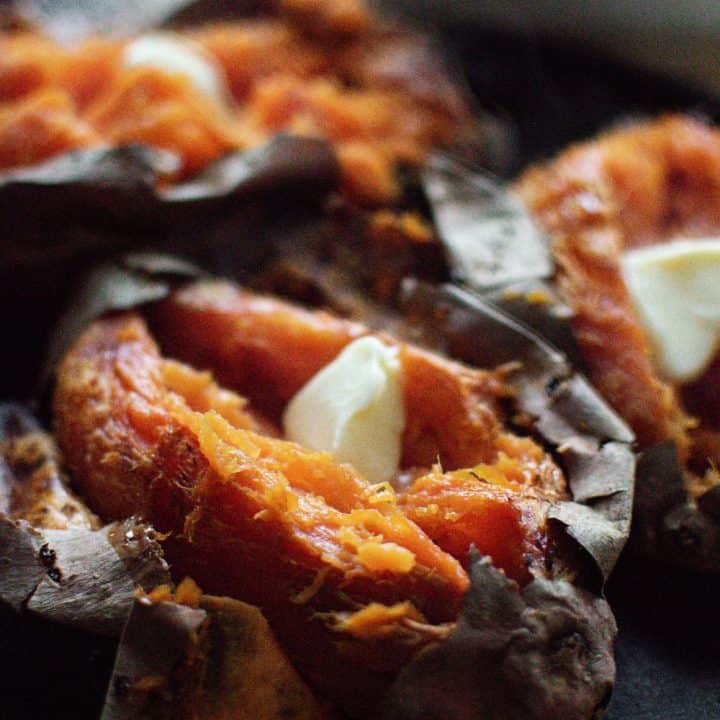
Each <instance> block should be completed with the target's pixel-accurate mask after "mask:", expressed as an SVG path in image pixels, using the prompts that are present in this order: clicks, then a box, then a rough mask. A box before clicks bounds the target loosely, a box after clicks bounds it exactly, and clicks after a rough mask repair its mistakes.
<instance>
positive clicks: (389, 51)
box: [0, 0, 471, 204]
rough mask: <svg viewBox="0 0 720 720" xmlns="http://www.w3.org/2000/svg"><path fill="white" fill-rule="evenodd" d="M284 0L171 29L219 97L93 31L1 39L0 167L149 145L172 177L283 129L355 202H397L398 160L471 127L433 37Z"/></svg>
mask: <svg viewBox="0 0 720 720" xmlns="http://www.w3.org/2000/svg"><path fill="white" fill-rule="evenodd" d="M285 5H288V4H285V3H273V2H266V3H261V6H264V7H262V8H261V9H262V10H264V11H265V14H264V15H263V16H262V17H250V18H248V17H245V18H241V19H239V20H236V21H234V22H225V23H220V24H218V23H215V24H212V25H208V26H206V27H204V28H195V29H192V30H187V31H183V32H181V33H176V34H174V35H171V34H169V33H168V31H165V35H164V37H165V38H166V39H168V38H174V40H173V42H176V43H177V42H180V43H181V45H180V46H179V47H181V48H182V47H183V45H182V44H183V43H184V46H185V47H186V52H188V53H195V55H199V56H200V57H203V58H204V60H205V61H206V62H208V63H209V67H210V68H211V72H214V74H215V76H216V80H217V82H216V84H217V85H219V86H220V87H221V91H220V92H219V96H216V95H218V93H209V94H208V93H207V92H206V91H204V90H203V89H202V88H199V87H198V86H197V84H195V83H194V82H193V81H192V79H191V78H190V76H188V75H187V74H183V72H181V71H177V72H173V71H172V70H167V69H160V68H159V67H158V65H157V62H156V63H155V65H153V64H152V63H151V64H150V65H148V64H147V63H145V64H143V63H141V64H140V65H139V66H138V65H133V64H129V63H128V62H127V59H126V57H125V52H126V49H127V47H128V46H129V45H130V43H131V42H132V38H131V39H130V40H126V41H119V40H116V39H114V38H111V37H107V38H102V37H95V38H90V39H87V40H85V41H84V42H83V43H80V44H79V46H78V47H75V48H72V49H69V48H67V47H65V46H63V45H60V44H56V43H54V42H53V41H52V40H50V39H48V38H45V37H43V36H42V35H40V34H34V33H28V32H20V33H10V34H4V35H0V45H1V46H2V53H0V169H8V168H17V167H22V166H25V165H28V164H32V163H37V162H40V161H41V160H46V159H48V158H51V157H53V156H55V155H57V154H59V153H62V152H64V151H68V150H72V149H76V148H82V147H87V146H93V147H99V146H104V145H111V146H117V145H126V144H132V143H142V144H146V145H150V146H152V147H156V148H162V149H164V150H168V151H171V152H173V153H174V154H175V155H176V156H177V158H178V161H179V168H178V172H177V173H174V174H172V176H169V177H168V179H178V178H186V177H188V176H191V175H193V174H195V173H197V172H198V171H199V170H201V169H203V168H205V167H206V166H207V165H208V164H210V163H211V162H212V161H214V160H216V159H218V158H219V157H221V156H222V155H224V154H226V153H229V152H231V151H233V150H245V149H247V148H250V147H256V146H258V145H261V144H263V143H264V142H266V141H267V140H268V139H269V138H270V137H272V136H273V135H275V134H277V133H279V132H286V133H292V134H298V135H303V136H312V137H321V138H326V139H328V140H329V141H331V142H332V143H333V145H334V146H335V147H336V150H337V153H338V157H339V159H340V163H341V165H342V168H343V179H344V190H345V192H346V194H347V195H348V196H349V197H351V198H353V199H355V200H358V201H360V202H362V203H369V204H378V203H380V204H383V203H387V202H389V201H392V200H393V199H394V198H395V197H396V196H397V195H398V193H399V192H400V190H401V188H400V186H399V184H398V180H397V177H396V170H397V168H398V167H399V165H401V164H406V163H409V164H417V163H419V162H421V161H422V159H423V158H424V157H425V156H426V154H427V153H428V152H429V151H430V150H431V149H432V148H433V147H436V146H438V145H442V144H446V143H450V142H452V141H453V140H454V139H455V138H456V136H457V135H458V134H461V133H462V132H465V131H468V129H469V127H470V125H471V121H470V118H471V115H470V112H469V110H468V108H467V107H466V105H465V103H464V101H463V100H462V96H461V93H460V92H459V91H458V90H457V88H456V87H455V86H454V85H453V84H452V83H451V82H450V80H449V79H448V78H447V77H446V76H445V75H444V73H443V70H442V67H441V66H442V63H438V62H437V58H436V57H434V54H433V53H432V52H431V51H430V49H429V45H428V42H427V40H426V39H424V38H422V37H420V36H418V35H412V34H409V33H405V32H402V31H399V30H396V29H392V30H391V29H389V28H388V27H386V26H385V25H384V24H383V23H382V22H380V21H379V20H378V19H377V18H375V17H373V15H372V14H371V13H370V12H369V11H368V10H367V8H365V7H364V4H363V3H359V2H353V3H350V4H349V5H348V6H347V7H343V8H340V7H334V8H333V9H332V10H330V8H329V7H328V6H327V4H326V3H323V2H317V0H312V1H311V2H303V3H299V4H292V3H291V4H289V5H288V7H285ZM296 5H297V6H296ZM278 6H280V7H278ZM268 13H269V15H270V16H269V17H268V16H267V14H268ZM273 15H274V17H273ZM309 18H312V22H311V23H308V20H309ZM178 52H179V51H178ZM171 65H172V63H171ZM406 66H408V67H413V73H409V72H408V71H407V70H405V69H404V68H405V67H406ZM50 98H52V101H50Z"/></svg>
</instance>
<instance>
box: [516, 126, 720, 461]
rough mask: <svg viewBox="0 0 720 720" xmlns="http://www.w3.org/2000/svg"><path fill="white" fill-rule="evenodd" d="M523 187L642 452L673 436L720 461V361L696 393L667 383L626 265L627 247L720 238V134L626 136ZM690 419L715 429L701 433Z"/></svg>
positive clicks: (573, 157)
mask: <svg viewBox="0 0 720 720" xmlns="http://www.w3.org/2000/svg"><path fill="white" fill-rule="evenodd" d="M515 189H516V191H517V192H518V193H519V195H520V196H521V197H522V198H523V200H524V201H525V202H526V204H527V205H528V207H529V208H530V210H531V212H532V213H533V214H534V216H535V218H536V219H537V220H538V221H539V223H540V224H541V225H542V226H543V227H544V228H545V230H546V231H547V232H548V234H549V235H550V237H551V239H552V242H553V250H554V254H555V258H556V261H557V265H558V277H557V281H558V285H559V287H560V289H561V291H562V292H563V293H564V296H565V297H566V299H567V300H568V302H569V304H570V305H571V306H572V307H573V309H574V311H575V317H574V320H573V323H574V330H575V334H576V337H577V339H578V342H579V344H580V347H581V349H582V351H583V354H584V357H585V359H586V361H587V363H588V366H589V374H590V377H591V380H592V381H593V383H594V384H595V386H596V387H597V388H598V389H599V390H600V392H601V393H602V394H603V395H604V396H605V397H606V398H607V399H608V400H609V401H610V403H611V404H612V405H613V407H615V408H616V409H617V410H618V411H619V412H620V414H621V415H622V416H623V417H624V418H625V419H626V420H628V422H629V423H630V424H631V426H632V427H633V429H634V430H635V432H636V434H637V437H638V442H639V445H640V446H641V448H647V447H648V446H650V445H652V444H654V443H657V442H660V441H663V440H666V439H673V440H675V442H676V444H677V445H678V448H679V450H680V453H681V455H682V457H683V458H684V459H686V460H688V461H689V462H690V463H691V465H692V464H693V463H694V464H696V465H697V466H698V467H700V466H702V467H703V468H705V467H706V466H707V458H708V457H710V458H711V459H712V460H713V461H714V462H717V461H718V460H720V455H719V454H718V453H717V448H718V447H720V442H718V440H717V437H718V434H717V433H718V427H720V403H718V402H717V398H718V394H717V392H716V389H715V388H716V382H715V378H716V377H717V373H718V370H717V368H718V364H717V363H718V361H717V360H716V361H715V362H714V363H713V365H712V366H711V367H710V368H709V369H708V371H707V372H706V373H705V375H704V376H703V377H701V378H700V379H699V380H697V381H695V382H693V383H691V384H689V385H688V386H686V387H682V388H678V387H676V386H673V385H672V384H671V383H668V382H666V381H664V380H663V379H662V378H661V377H660V375H659V374H658V372H657V370H656V368H655V366H654V364H653V359H652V353H651V347H650V343H649V341H648V338H647V336H646V334H645V332H644V330H643V328H642V327H641V325H640V323H639V321H638V319H637V317H636V316H635V313H634V310H633V307H632V303H631V299H630V296H629V294H628V291H627V289H626V287H625V284H624V282H623V279H622V276H621V272H620V265H619V256H620V253H621V252H622V250H624V249H628V248H635V247H642V246H646V245H653V244H658V243H662V242H667V241H670V240H672V239H674V238H679V237H700V236H703V235H709V234H716V233H717V232H718V231H720V132H718V131H717V130H715V129H712V128H710V127H709V126H707V125H705V124H704V123H703V122H701V121H699V120H696V119H694V118H690V117H683V116H666V117H663V118H661V119H659V120H656V121H653V122H647V123H639V124H636V125H630V126H627V127H620V128H618V129H615V130H611V131H610V132H608V133H606V134H604V135H601V136H600V137H598V138H597V139H595V140H592V141H589V142H586V143H581V144H578V145H576V146H573V147H571V148H570V149H568V150H567V151H565V152H564V153H562V154H561V155H560V156H559V157H558V158H557V159H555V160H554V161H552V162H550V163H548V164H547V165H545V166H539V167H536V168H532V169H530V170H529V171H528V172H527V173H525V175H523V176H522V177H521V178H520V179H519V181H518V182H517V184H516V186H515ZM699 398H703V400H702V401H700V400H699ZM688 412H689V413H691V414H693V415H700V417H701V421H702V423H703V425H704V427H702V428H700V429H699V430H698V431H692V430H689V426H690V422H689V417H688ZM713 438H714V440H713ZM708 450H710V451H711V454H710V455H708V454H707V453H708ZM701 472H702V470H701Z"/></svg>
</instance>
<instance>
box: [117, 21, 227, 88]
mask: <svg viewBox="0 0 720 720" xmlns="http://www.w3.org/2000/svg"><path fill="white" fill-rule="evenodd" d="M123 62H124V64H125V66H126V67H129V68H132V67H151V68H155V69H156V70H161V71H163V72H166V73H168V74H171V75H183V76H185V77H186V78H187V79H188V80H190V82H191V83H192V84H193V86H194V87H195V89H196V90H199V91H200V92H202V93H205V94H206V95H208V96H210V97H212V98H214V99H215V100H218V101H222V100H223V98H224V97H225V79H224V77H223V72H222V69H221V68H220V67H218V65H217V63H216V62H215V61H214V60H213V58H211V57H210V56H208V55H207V53H205V52H204V51H203V49H202V47H200V46H199V45H196V44H195V43H193V42H191V41H189V40H185V39H183V38H180V37H176V36H174V35H173V34H172V33H151V34H149V35H142V36H140V37H139V38H137V40H133V41H132V42H131V43H129V44H128V45H127V46H126V47H125V51H124V53H123Z"/></svg>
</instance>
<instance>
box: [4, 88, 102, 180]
mask: <svg viewBox="0 0 720 720" xmlns="http://www.w3.org/2000/svg"><path fill="white" fill-rule="evenodd" d="M98 141H99V135H98V134H97V133H96V132H95V131H94V130H93V129H92V127H90V126H89V125H88V124H87V123H85V122H82V121H79V120H78V119H77V118H76V117H75V113H74V110H73V106H72V103H71V102H70V100H69V99H68V97H67V96H66V95H65V94H64V93H62V92H60V91H58V90H53V89H46V90H39V91H38V92H37V93H34V94H33V95H31V96H30V97H29V98H28V99H26V100H18V101H17V102H15V103H13V104H12V105H10V106H4V105H2V104H0V169H5V168H14V167H18V166H21V165H32V164H34V163H37V162H40V161H42V160H45V159H46V158H48V157H51V156H53V155H56V154H58V153H62V152H66V151H69V150H77V149H78V148H81V147H90V146H93V145H96V144H97V143H98Z"/></svg>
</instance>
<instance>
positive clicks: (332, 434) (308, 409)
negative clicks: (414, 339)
mask: <svg viewBox="0 0 720 720" xmlns="http://www.w3.org/2000/svg"><path fill="white" fill-rule="evenodd" d="M401 375H402V367H401V364H400V360H399V358H398V349H397V348H391V347H388V346H386V345H384V344H383V343H382V342H381V341H380V340H378V339H377V338H374V337H363V338H360V339H358V340H355V341H354V342H352V343H350V344H349V345H348V346H347V347H346V348H345V349H344V350H343V351H342V352H341V353H340V354H339V355H338V356H337V357H336V358H335V360H333V361H332V362H331V363H330V364H328V365H326V366H325V367H324V368H323V369H322V370H321V371H320V372H319V373H317V375H315V376H314V377H313V378H312V379H311V380H310V381H309V382H308V383H307V384H306V385H305V386H304V387H303V388H302V389H301V390H300V391H299V392H298V393H297V395H295V397H294V398H293V399H292V400H291V401H290V403H289V404H288V406H287V408H286V410H285V415H284V417H283V425H284V429H285V434H286V436H287V438H288V439H289V440H292V441H294V442H297V443H299V444H300V445H303V446H304V447H307V448H310V449H312V450H324V451H327V452H329V453H331V454H332V455H333V457H334V458H335V459H336V460H338V461H339V462H346V463H350V464H351V465H353V467H355V469H356V470H358V471H359V472H360V473H361V474H362V475H363V476H364V477H365V478H366V479H367V480H369V481H371V482H383V481H386V480H390V479H392V478H393V476H394V475H395V474H396V473H397V470H398V467H399V465H400V455H401V452H402V445H401V443H402V433H403V430H404V427H405V408H404V404H403V394H402V377H401Z"/></svg>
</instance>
